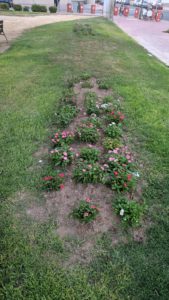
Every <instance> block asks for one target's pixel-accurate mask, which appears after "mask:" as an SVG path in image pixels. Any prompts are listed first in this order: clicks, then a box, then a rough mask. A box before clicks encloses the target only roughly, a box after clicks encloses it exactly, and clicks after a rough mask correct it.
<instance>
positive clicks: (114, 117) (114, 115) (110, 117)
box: [105, 111, 125, 124]
mask: <svg viewBox="0 0 169 300" xmlns="http://www.w3.org/2000/svg"><path fill="white" fill-rule="evenodd" d="M124 119H125V117H124V114H123V113H122V112H120V111H111V112H109V113H108V114H107V115H106V116H105V120H106V121H107V122H108V123H110V122H115V123H116V124H119V123H122V122H123V121H124Z"/></svg>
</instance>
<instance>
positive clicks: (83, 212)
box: [72, 200, 99, 223]
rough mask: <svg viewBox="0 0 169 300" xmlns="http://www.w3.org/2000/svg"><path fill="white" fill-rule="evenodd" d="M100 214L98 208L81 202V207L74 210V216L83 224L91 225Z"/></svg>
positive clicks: (83, 201)
mask: <svg viewBox="0 0 169 300" xmlns="http://www.w3.org/2000/svg"><path fill="white" fill-rule="evenodd" d="M98 212H99V210H98V208H97V206H95V205H93V204H91V203H90V202H87V201H85V200H81V201H80V204H79V206H78V207H77V208H75V209H74V210H73V212H72V216H73V217H74V218H75V219H78V220H79V221H80V222H82V223H90V222H92V221H93V220H95V219H96V217H97V215H98Z"/></svg>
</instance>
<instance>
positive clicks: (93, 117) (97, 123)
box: [84, 114, 103, 128]
mask: <svg viewBox="0 0 169 300" xmlns="http://www.w3.org/2000/svg"><path fill="white" fill-rule="evenodd" d="M84 123H85V124H86V125H87V126H91V124H92V125H93V126H95V127H97V128H102V125H103V122H102V119H101V118H99V117H97V116H96V115H95V114H91V116H90V117H89V118H87V119H86V120H85V121H84Z"/></svg>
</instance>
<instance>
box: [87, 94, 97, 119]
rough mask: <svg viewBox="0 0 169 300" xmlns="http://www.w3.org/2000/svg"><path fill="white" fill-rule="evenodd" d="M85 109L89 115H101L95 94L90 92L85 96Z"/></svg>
mask: <svg viewBox="0 0 169 300" xmlns="http://www.w3.org/2000/svg"><path fill="white" fill-rule="evenodd" d="M84 104H85V108H86V112H87V114H88V115H91V114H96V115H99V113H100V111H99V105H98V104H97V95H96V93H94V92H88V93H86V95H85V101H84Z"/></svg>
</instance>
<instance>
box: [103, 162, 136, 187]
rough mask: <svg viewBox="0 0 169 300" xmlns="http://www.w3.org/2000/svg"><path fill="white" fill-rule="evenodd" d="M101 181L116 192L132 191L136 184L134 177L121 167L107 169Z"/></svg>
mask: <svg viewBox="0 0 169 300" xmlns="http://www.w3.org/2000/svg"><path fill="white" fill-rule="evenodd" d="M103 183H104V184H106V185H108V186H110V187H111V189H112V190H114V191H117V192H132V191H133V189H134V187H135V186H136V177H135V176H133V174H132V173H129V171H127V170H124V169H122V168H119V169H118V171H112V170H111V169H108V170H107V172H105V174H104V177H103Z"/></svg>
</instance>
